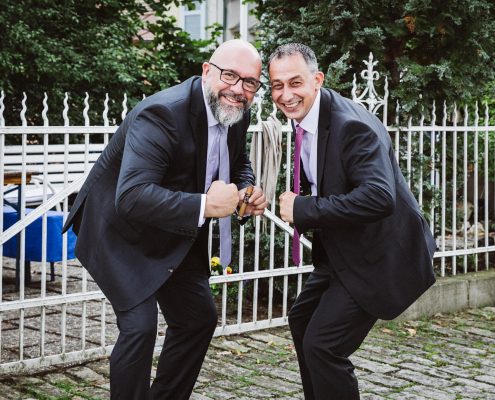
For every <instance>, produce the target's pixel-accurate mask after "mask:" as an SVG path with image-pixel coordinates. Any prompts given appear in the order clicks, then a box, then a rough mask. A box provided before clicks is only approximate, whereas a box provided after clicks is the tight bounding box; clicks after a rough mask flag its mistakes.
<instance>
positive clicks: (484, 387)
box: [452, 378, 494, 391]
mask: <svg viewBox="0 0 495 400" xmlns="http://www.w3.org/2000/svg"><path fill="white" fill-rule="evenodd" d="M452 382H455V383H460V384H462V385H465V386H472V387H474V388H475V389H478V390H485V391H492V390H493V389H494V388H493V385H489V384H487V383H482V382H479V381H475V380H471V379H464V378H455V379H452Z"/></svg>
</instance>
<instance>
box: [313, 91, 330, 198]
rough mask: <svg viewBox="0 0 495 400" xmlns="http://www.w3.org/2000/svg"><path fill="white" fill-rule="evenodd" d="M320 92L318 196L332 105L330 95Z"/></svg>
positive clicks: (317, 160)
mask: <svg viewBox="0 0 495 400" xmlns="http://www.w3.org/2000/svg"><path fill="white" fill-rule="evenodd" d="M320 92H321V99H320V116H319V119H318V145H317V157H316V162H317V164H316V180H317V188H318V195H321V183H322V178H323V170H324V166H325V158H326V154H327V143H328V137H329V136H330V114H331V105H332V104H331V103H332V101H331V97H330V93H329V92H328V91H327V90H325V89H321V90H320Z"/></svg>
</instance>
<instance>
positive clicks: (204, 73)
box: [201, 62, 210, 79]
mask: <svg viewBox="0 0 495 400" xmlns="http://www.w3.org/2000/svg"><path fill="white" fill-rule="evenodd" d="M202 69H203V73H202V75H201V76H202V77H203V79H204V78H206V75H208V71H209V70H210V64H208V63H207V62H204V63H203V65H202Z"/></svg>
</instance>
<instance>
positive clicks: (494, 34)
mask: <svg viewBox="0 0 495 400" xmlns="http://www.w3.org/2000/svg"><path fill="white" fill-rule="evenodd" d="M252 1H253V2H255V3H256V4H257V9H256V14H257V17H258V18H259V19H260V21H261V22H260V27H259V28H260V29H259V39H260V40H261V42H262V50H263V53H264V55H265V57H268V56H269V55H270V53H271V52H272V51H273V50H274V49H275V48H276V47H277V46H278V45H280V44H283V43H288V42H293V41H297V42H302V43H305V44H307V45H309V46H310V47H312V48H313V49H314V51H315V53H316V55H317V58H318V60H319V63H320V69H321V70H322V71H324V72H326V73H327V81H326V84H329V85H331V86H332V87H333V88H335V89H337V90H339V91H342V92H343V94H345V95H349V94H350V86H351V85H350V82H352V76H353V74H355V73H356V74H358V73H359V72H360V71H361V70H362V69H363V63H362V60H365V59H367V58H368V55H369V52H370V51H371V52H373V54H374V57H375V59H376V60H378V61H379V62H378V65H377V69H378V71H379V72H381V73H382V74H383V73H384V74H386V75H387V76H388V77H389V83H390V85H389V89H390V92H391V98H392V100H395V99H398V100H400V103H401V104H402V105H403V108H404V109H405V111H412V110H419V109H420V107H421V104H426V105H431V102H432V101H433V100H434V99H435V100H436V101H437V104H441V102H443V100H447V101H448V102H453V101H455V100H456V101H457V102H458V104H462V103H465V102H471V101H472V99H480V98H481V97H482V96H483V95H485V94H486V93H489V88H488V86H487V84H488V83H490V82H491V81H493V80H494V78H495V62H494V58H493V54H494V53H495V3H493V1H491V0H463V1H448V2H445V1H441V0H393V1H389V0H387V1H385V0H374V1H369V0H367V1H359V2H358V1H351V0H324V1H323V0H310V1H303V0H286V1H283V2H280V1H277V0H252ZM490 93H491V94H492V93H493V92H490ZM491 97H493V95H492V96H491ZM439 102H440V103H439ZM392 104H393V103H392Z"/></svg>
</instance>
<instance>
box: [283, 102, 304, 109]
mask: <svg viewBox="0 0 495 400" xmlns="http://www.w3.org/2000/svg"><path fill="white" fill-rule="evenodd" d="M300 102H301V101H300V100H299V101H296V102H295V103H285V104H284V106H285V107H286V108H295V107H297V106H298V105H299V103H300Z"/></svg>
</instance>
